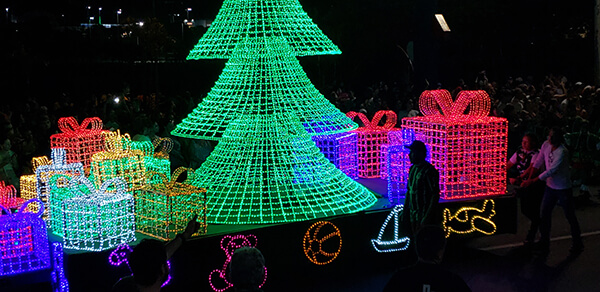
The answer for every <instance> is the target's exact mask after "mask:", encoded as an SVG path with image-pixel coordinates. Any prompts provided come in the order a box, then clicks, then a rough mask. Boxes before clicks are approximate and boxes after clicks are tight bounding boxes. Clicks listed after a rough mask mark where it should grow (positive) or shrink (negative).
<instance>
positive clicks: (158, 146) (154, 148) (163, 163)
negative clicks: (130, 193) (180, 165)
mask: <svg viewBox="0 0 600 292" xmlns="http://www.w3.org/2000/svg"><path fill="white" fill-rule="evenodd" d="M131 149H137V150H140V151H142V152H143V153H144V166H145V167H146V183H147V184H156V183H161V182H162V177H161V176H157V175H152V176H150V175H148V174H149V173H162V174H163V175H165V176H166V177H167V180H170V179H171V161H170V160H169V152H171V149H173V141H172V140H171V139H169V138H157V139H154V141H152V142H150V141H132V142H131Z"/></svg>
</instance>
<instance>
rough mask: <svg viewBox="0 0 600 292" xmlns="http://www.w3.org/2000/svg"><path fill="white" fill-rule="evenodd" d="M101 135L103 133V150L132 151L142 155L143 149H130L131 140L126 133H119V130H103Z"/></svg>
mask: <svg viewBox="0 0 600 292" xmlns="http://www.w3.org/2000/svg"><path fill="white" fill-rule="evenodd" d="M102 135H104V150H106V151H108V152H128V151H134V152H136V154H140V155H141V156H143V155H144V151H142V150H139V149H132V145H133V142H132V141H131V137H130V136H129V134H127V133H125V134H123V135H121V131H120V130H117V131H115V132H104V133H102Z"/></svg>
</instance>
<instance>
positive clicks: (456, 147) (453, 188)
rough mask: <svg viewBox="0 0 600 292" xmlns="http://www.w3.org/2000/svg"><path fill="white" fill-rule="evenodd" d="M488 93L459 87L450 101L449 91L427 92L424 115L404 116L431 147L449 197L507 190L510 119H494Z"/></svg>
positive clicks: (423, 96) (422, 99)
mask: <svg viewBox="0 0 600 292" xmlns="http://www.w3.org/2000/svg"><path fill="white" fill-rule="evenodd" d="M490 107H491V101H490V98H489V96H488V95H487V93H486V92H485V91H482V90H476V91H461V92H460V93H459V94H458V96H457V99H456V101H452V97H451V96H450V93H449V92H448V91H446V90H427V91H424V92H423V94H421V96H420V98H419V108H420V110H421V112H422V113H423V114H424V116H420V117H410V118H404V119H402V128H403V129H411V130H413V131H414V133H415V137H416V139H417V140H420V141H422V142H424V143H425V145H427V146H428V148H430V149H431V150H430V151H431V163H432V164H433V165H434V166H435V167H436V168H437V169H438V171H439V173H440V198H442V199H446V200H452V199H461V198H472V197H481V196H493V195H502V194H505V193H506V156H507V131H508V122H507V120H506V119H505V118H499V117H490V116H488V114H489V112H490Z"/></svg>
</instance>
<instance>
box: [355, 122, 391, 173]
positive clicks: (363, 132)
mask: <svg viewBox="0 0 600 292" xmlns="http://www.w3.org/2000/svg"><path fill="white" fill-rule="evenodd" d="M346 115H347V116H348V117H349V118H351V119H354V118H355V117H358V118H359V119H360V121H361V123H362V127H359V128H358V129H356V130H353V131H352V132H354V133H356V134H357V145H358V146H357V152H358V177H359V178H379V177H381V145H384V144H388V143H389V141H388V134H389V133H390V132H393V131H399V130H400V129H399V128H395V126H396V119H397V116H396V113H394V112H393V111H378V112H376V113H375V115H374V116H373V120H372V121H370V120H369V119H368V118H367V117H366V116H365V115H364V114H363V113H357V112H348V113H347V114H346ZM383 117H385V118H386V119H385V123H384V124H383V125H379V123H380V122H381V120H382V118H383Z"/></svg>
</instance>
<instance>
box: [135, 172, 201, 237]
mask: <svg viewBox="0 0 600 292" xmlns="http://www.w3.org/2000/svg"><path fill="white" fill-rule="evenodd" d="M185 171H188V172H192V170H191V169H189V168H184V167H180V168H178V169H176V170H175V172H174V173H173V176H172V178H171V179H170V180H169V179H167V177H165V176H164V175H162V174H153V173H149V175H150V176H153V177H162V182H161V183H156V184H149V185H147V186H146V187H145V188H143V189H142V191H140V192H138V193H137V194H136V195H135V217H136V229H137V230H138V232H140V233H142V234H146V235H149V236H152V237H156V238H158V239H162V240H170V239H173V238H175V236H176V235H177V233H180V232H183V231H184V230H185V227H186V225H187V223H188V221H189V218H190V217H191V215H192V214H197V215H198V219H197V222H198V223H199V224H200V229H199V231H198V232H197V233H196V234H194V235H200V234H205V233H206V228H207V224H206V190H205V189H203V188H199V187H195V186H192V185H189V184H186V183H178V182H177V179H178V178H179V176H180V174H182V173H183V172H185Z"/></svg>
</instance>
